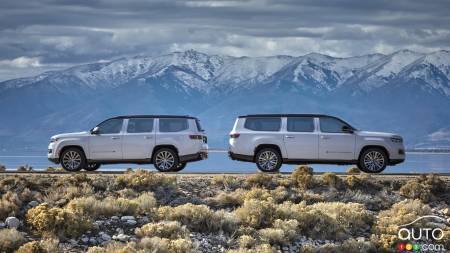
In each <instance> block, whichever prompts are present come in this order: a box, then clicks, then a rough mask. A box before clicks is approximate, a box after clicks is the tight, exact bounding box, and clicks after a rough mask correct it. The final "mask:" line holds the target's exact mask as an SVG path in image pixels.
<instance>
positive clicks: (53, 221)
mask: <svg viewBox="0 0 450 253" xmlns="http://www.w3.org/2000/svg"><path fill="white" fill-rule="evenodd" d="M26 220H27V222H28V223H29V224H30V225H31V226H32V227H33V228H34V229H35V230H36V231H37V232H39V233H40V234H43V235H57V236H65V237H76V236H79V235H81V234H82V233H84V232H85V231H86V230H88V229H90V227H91V222H90V221H89V220H88V219H87V218H85V216H84V215H82V214H81V213H77V212H74V211H72V210H69V209H63V208H57V207H53V208H50V207H49V206H48V205H47V204H46V203H44V204H40V205H38V206H36V207H34V208H32V209H30V210H28V212H27V214H26Z"/></svg>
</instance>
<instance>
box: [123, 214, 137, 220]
mask: <svg viewBox="0 0 450 253" xmlns="http://www.w3.org/2000/svg"><path fill="white" fill-rule="evenodd" d="M120 220H122V221H127V220H135V218H134V216H131V215H130V216H122V217H121V218H120Z"/></svg>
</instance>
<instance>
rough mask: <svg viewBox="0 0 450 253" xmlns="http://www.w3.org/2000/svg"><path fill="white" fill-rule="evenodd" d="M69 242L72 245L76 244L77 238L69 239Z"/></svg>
mask: <svg viewBox="0 0 450 253" xmlns="http://www.w3.org/2000/svg"><path fill="white" fill-rule="evenodd" d="M69 243H70V244H72V245H77V244H78V242H77V240H75V239H70V240H69Z"/></svg>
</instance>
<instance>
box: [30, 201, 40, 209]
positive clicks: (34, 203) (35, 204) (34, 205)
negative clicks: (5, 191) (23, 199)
mask: <svg viewBox="0 0 450 253" xmlns="http://www.w3.org/2000/svg"><path fill="white" fill-rule="evenodd" d="M38 205H39V202H37V201H36V200H32V201H30V202H29V203H28V206H29V207H30V208H33V207H36V206H38Z"/></svg>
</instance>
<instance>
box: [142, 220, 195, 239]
mask: <svg viewBox="0 0 450 253" xmlns="http://www.w3.org/2000/svg"><path fill="white" fill-rule="evenodd" d="M136 235H137V236H139V237H155V236H156V237H161V238H167V239H178V238H188V237H189V230H188V229H187V228H186V227H185V226H182V225H181V224H180V223H179V222H178V221H163V222H159V223H148V224H145V225H144V226H142V227H141V228H138V229H136Z"/></svg>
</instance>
